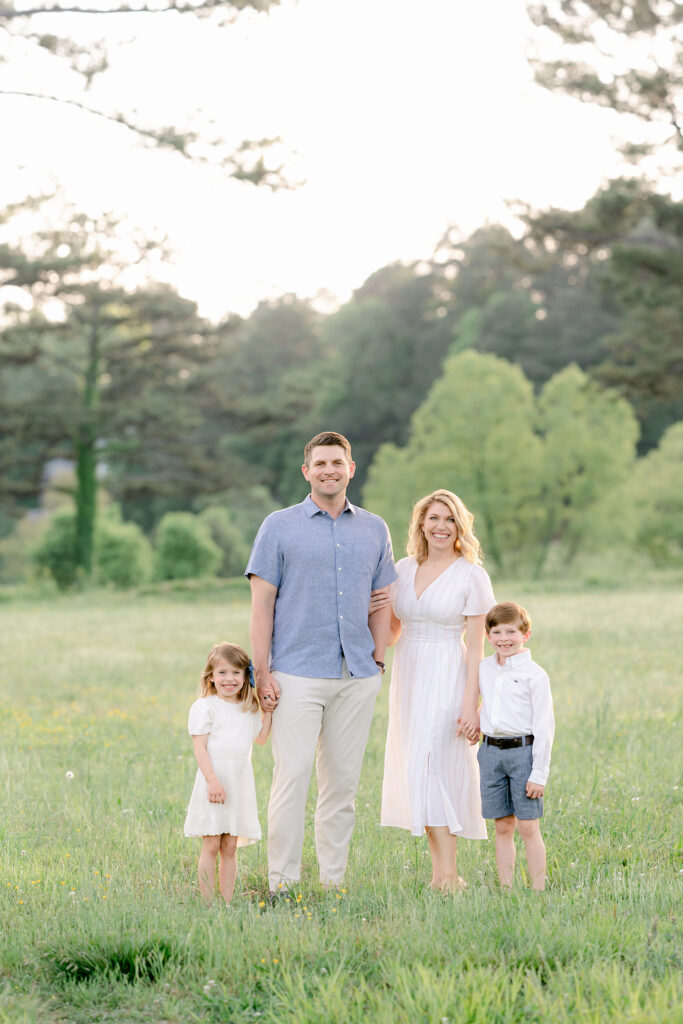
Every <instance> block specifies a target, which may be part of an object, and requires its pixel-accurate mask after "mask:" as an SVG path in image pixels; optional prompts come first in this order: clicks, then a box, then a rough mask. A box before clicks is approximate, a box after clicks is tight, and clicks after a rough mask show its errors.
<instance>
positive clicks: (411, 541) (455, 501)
mask: <svg viewBox="0 0 683 1024" xmlns="http://www.w3.org/2000/svg"><path fill="white" fill-rule="evenodd" d="M435 501H440V502H441V504H442V505H445V506H446V508H447V509H448V511H449V512H450V514H451V515H452V516H453V519H454V520H455V527H456V530H457V537H456V540H455V544H454V545H453V546H454V549H455V552H456V554H458V555H461V556H462V557H463V558H466V559H467V561H468V562H473V563H474V565H481V561H482V550H481V546H480V544H479V541H478V540H477V538H476V536H475V533H474V516H473V515H472V513H471V512H469V511H468V509H467V508H466V506H465V504H464V502H462V501H461V500H460V498H459V497H458V496H457V494H453V491H446V490H440V491H433V492H432V493H431V494H427V495H426V496H425V497H424V498H420V500H419V501H416V502H415V505H414V506H413V514H412V516H411V519H410V529H409V531H408V544H407V547H406V550H407V552H408V554H409V555H414V556H415V558H416V560H417V563H418V565H420V564H421V563H422V562H424V560H425V558H426V557H427V553H428V551H429V548H428V546H427V538H426V537H425V535H424V533H423V530H422V527H423V526H424V521H425V516H426V515H427V512H428V510H429V508H430V506H432V505H433V504H434V502H435Z"/></svg>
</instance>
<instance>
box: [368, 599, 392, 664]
mask: <svg viewBox="0 0 683 1024" xmlns="http://www.w3.org/2000/svg"><path fill="white" fill-rule="evenodd" d="M368 626H369V627H370V632H371V633H372V639H373V640H374V641H375V649H374V651H373V652H372V656H373V658H374V659H375V661H381V662H382V663H383V662H384V657H385V654H386V650H387V644H388V643H390V641H391V605H390V604H386V605H383V606H382V607H381V608H378V609H377V611H376V612H371V613H370V615H369V616H368Z"/></svg>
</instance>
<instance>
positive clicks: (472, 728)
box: [455, 708, 481, 745]
mask: <svg viewBox="0 0 683 1024" xmlns="http://www.w3.org/2000/svg"><path fill="white" fill-rule="evenodd" d="M455 735H456V736H465V737H466V738H467V739H468V740H469V741H470V743H471V744H472V745H473V744H475V743H477V742H478V740H479V736H480V735H481V727H480V725H479V714H478V712H477V711H476V709H475V710H474V711H472V710H469V711H465V709H464V708H463V710H462V713H461V715H460V718H459V719H458V728H457V729H456V730H455Z"/></svg>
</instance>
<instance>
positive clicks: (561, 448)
mask: <svg viewBox="0 0 683 1024" xmlns="http://www.w3.org/2000/svg"><path fill="white" fill-rule="evenodd" d="M537 423H538V430H539V432H540V435H541V438H542V441H543V443H542V446H541V458H540V463H539V466H538V474H539V477H538V478H539V483H540V484H541V490H540V495H539V499H540V500H539V506H540V511H541V517H540V521H539V522H538V525H537V527H536V532H535V544H536V570H537V571H538V572H540V570H541V569H542V568H543V566H544V564H545V562H546V559H547V557H548V554H549V552H550V550H551V548H552V547H556V548H559V549H560V552H561V556H562V560H563V562H564V564H565V565H569V564H570V563H571V562H572V561H573V560H574V558H575V556H576V554H577V552H578V551H579V549H580V548H590V547H591V546H592V547H596V546H597V545H599V544H604V543H607V544H613V545H614V544H618V543H619V542H622V543H623V542H624V540H625V529H624V526H625V525H627V524H624V520H623V514H622V512H621V511H620V509H619V501H620V488H621V486H622V485H623V484H624V483H625V482H626V480H627V478H628V476H629V474H630V473H631V472H632V471H633V466H634V461H635V445H636V440H637V437H638V424H637V421H636V418H635V416H634V414H633V410H632V409H631V407H630V405H629V404H628V402H626V401H624V399H623V398H619V397H618V396H617V395H616V394H615V393H614V392H608V391H604V390H603V389H601V388H599V387H598V385H597V384H596V383H595V381H592V380H590V378H589V377H587V376H586V374H584V373H583V372H582V371H581V370H580V369H579V368H578V367H577V366H568V367H566V368H565V369H564V370H562V371H561V372H560V373H558V374H557V375H556V376H555V377H553V378H552V379H551V380H549V381H548V383H547V384H546V385H545V387H544V388H543V390H542V392H541V394H540V397H539V400H538V420H537Z"/></svg>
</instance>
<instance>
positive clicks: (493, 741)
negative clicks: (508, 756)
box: [483, 736, 534, 750]
mask: <svg viewBox="0 0 683 1024" xmlns="http://www.w3.org/2000/svg"><path fill="white" fill-rule="evenodd" d="M483 742H484V743H486V745H487V746H489V747H500V749H501V750H509V749H510V748H511V747H526V746H528V745H529V744H530V743H533V742H534V738H533V736H501V737H500V738H498V737H497V736H484V737H483Z"/></svg>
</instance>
